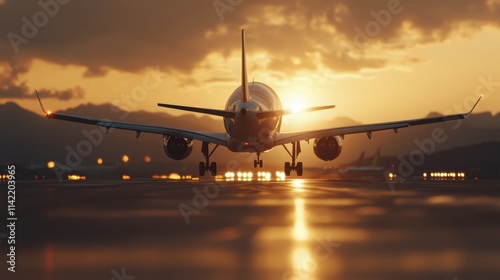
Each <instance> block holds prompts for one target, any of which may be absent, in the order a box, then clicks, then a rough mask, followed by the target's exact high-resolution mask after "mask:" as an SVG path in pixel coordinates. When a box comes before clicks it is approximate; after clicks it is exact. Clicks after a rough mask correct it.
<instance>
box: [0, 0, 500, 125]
mask: <svg viewBox="0 0 500 280" xmlns="http://www.w3.org/2000/svg"><path fill="white" fill-rule="evenodd" d="M0 18H1V24H0V34H1V35H2V37H1V38H0V104H2V103H5V102H9V101H14V102H16V103H18V104H19V105H20V106H22V107H23V108H26V109H29V110H31V111H33V112H36V113H37V114H42V112H41V111H40V109H39V105H38V102H37V100H36V98H35V95H34V90H35V89H37V90H38V91H39V92H40V94H41V96H42V98H43V99H44V105H45V107H46V108H47V109H50V110H53V111H55V110H63V109H67V108H71V107H77V106H78V105H80V104H86V103H93V104H104V103H112V104H114V105H117V106H119V107H120V108H122V109H124V110H128V111H135V110H145V111H152V112H160V111H161V112H168V113H170V114H174V115H179V114H185V112H178V111H174V110H170V109H166V108H160V107H157V106H156V104H157V103H158V102H162V103H172V104H181V105H188V106H195V107H209V108H223V107H224V105H225V102H226V100H227V98H228V97H229V95H230V94H231V93H232V92H233V91H234V89H235V88H237V87H238V86H239V84H240V77H241V76H240V71H241V70H240V67H241V66H240V64H241V49H240V48H241V46H240V42H241V41H240V40H241V39H240V32H241V31H240V30H241V29H242V28H244V29H245V30H246V48H247V63H248V74H249V80H250V81H252V80H255V81H259V82H263V83H265V84H267V85H269V86H270V87H272V88H273V89H274V90H275V91H276V92H277V94H278V95H279V96H280V98H281V99H282V103H283V104H284V106H285V107H291V106H293V104H302V105H304V106H318V105H326V104H335V105H336V106H337V107H336V108H335V109H333V110H329V111H323V112H316V113H307V114H306V115H304V118H307V119H308V120H310V121H322V120H330V119H333V118H335V117H338V116H348V117H350V118H352V119H354V120H356V121H359V122H364V123H372V122H377V121H390V120H401V119H409V118H418V117H423V116H426V115H428V114H429V113H430V112H438V113H441V114H448V113H459V112H464V111H468V110H469V109H470V107H471V106H472V105H473V103H474V101H475V100H476V99H477V97H478V96H479V95H481V94H482V95H484V98H483V101H482V102H481V103H480V105H479V107H478V109H477V112H491V113H492V114H497V113H498V112H499V111H500V67H499V66H500V55H498V46H500V1H499V0H442V1H425V0H419V1H417V0H413V1H412V0H402V1H397V0H367V1H348V0H338V1H326V0H313V1H305V0H304V1H300V0H296V1H262V0H252V1H249V0H213V1H212V0H210V1H195V0H184V1H167V0H151V1H132V0H120V1H118V0H108V1H99V0H87V1H77V0H40V1H18V0H16V1H14V0H0ZM328 125H329V124H325V126H328Z"/></svg>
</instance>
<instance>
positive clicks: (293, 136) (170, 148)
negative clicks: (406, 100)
mask: <svg viewBox="0 0 500 280" xmlns="http://www.w3.org/2000/svg"><path fill="white" fill-rule="evenodd" d="M241 62H242V63H241V85H240V86H239V87H238V88H236V89H235V90H234V92H233V93H232V94H231V95H230V96H229V98H228V100H227V102H226V106H225V107H224V109H223V110H217V109H209V108H198V107H188V106H181V105H172V104H164V103H158V104H157V105H158V106H160V107H165V108H170V109H177V110H183V111H189V112H195V113H203V114H208V115H213V116H218V117H222V118H223V121H224V127H225V131H224V132H208V131H196V130H190V129H181V128H175V127H166V126H152V125H145V124H136V123H127V122H119V121H108V120H101V119H97V118H90V117H82V116H73V115H67V114H61V113H54V112H49V111H46V110H45V109H44V107H43V104H42V101H41V100H40V96H39V95H38V92H37V91H36V90H35V93H36V95H37V98H38V101H39V103H40V107H41V109H42V111H43V112H44V113H45V115H46V117H47V118H49V119H57V120H64V121H70V122H78V123H84V124H90V125H97V126H99V127H103V128H105V129H106V133H107V132H108V131H109V129H111V128H116V129H124V130H131V131H135V132H136V137H139V135H140V134H141V133H142V132H145V133H154V134H160V135H162V136H163V146H164V151H165V154H166V155H167V156H168V157H170V158H172V159H174V160H182V159H185V158H187V157H188V156H189V155H190V154H191V152H192V149H193V141H194V140H197V141H201V142H202V148H201V152H202V154H203V157H204V159H205V161H204V162H203V161H202V162H200V163H199V174H200V176H204V175H205V172H210V174H211V175H212V176H215V175H216V174H217V164H216V162H210V156H211V155H212V154H213V153H214V152H215V150H216V149H217V148H218V147H219V146H225V147H226V148H227V149H228V150H230V151H232V152H236V153H255V154H256V156H257V159H256V160H254V167H255V168H257V166H259V167H261V168H262V166H263V161H262V160H261V159H260V154H261V153H263V152H266V151H269V150H271V149H273V148H274V147H276V146H283V147H284V148H285V150H286V151H287V152H288V154H289V155H290V157H291V162H285V164H284V171H285V172H284V173H285V175H286V176H290V174H291V172H292V171H295V172H296V174H297V176H302V174H303V168H304V167H303V163H302V162H296V159H297V157H298V156H299V154H300V153H301V147H300V142H301V141H306V142H307V143H309V140H310V139H314V145H313V151H314V153H315V155H316V156H317V157H318V158H319V159H321V160H324V161H331V160H334V159H336V158H337V157H338V156H339V155H340V153H341V152H342V144H343V140H344V136H345V135H349V134H356V133H366V134H367V136H368V138H369V139H371V137H372V133H373V132H374V131H381V130H393V131H394V132H395V133H397V132H398V129H400V128H405V127H410V126H416V125H424V124H431V123H439V122H446V121H453V120H459V119H465V118H466V117H467V116H468V115H470V114H471V113H472V111H473V110H474V108H475V107H476V106H477V104H478V103H479V101H480V100H481V97H480V98H479V99H478V100H477V102H476V103H475V104H474V106H473V107H472V109H471V110H470V111H469V112H466V113H462V114H454V115H447V116H440V117H430V118H420V119H412V120H403V121H394V122H384V123H374V124H362V125H354V126H345V127H333V128H326V129H316V130H307V131H298V132H281V124H282V117H283V116H285V115H288V114H292V113H295V111H293V110H290V109H284V108H282V105H281V101H280V98H279V97H278V95H277V94H276V92H274V90H273V89H272V88H271V87H270V86H268V85H266V84H264V83H261V82H251V83H249V82H248V77H247V66H246V54H245V30H244V29H243V30H241ZM334 107H335V105H326V106H317V107H310V108H306V109H304V110H301V112H312V111H319V110H326V109H332V108H334ZM290 144H291V151H290V150H289V149H288V148H287V146H286V145H290ZM210 145H215V147H214V148H213V149H210Z"/></svg>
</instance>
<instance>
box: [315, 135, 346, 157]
mask: <svg viewBox="0 0 500 280" xmlns="http://www.w3.org/2000/svg"><path fill="white" fill-rule="evenodd" d="M340 152H342V138H340V136H327V137H323V138H316V139H315V140H314V153H315V154H316V156H317V157H318V158H320V159H322V160H324V161H330V160H334V159H336V158H337V157H338V156H339V155H340Z"/></svg>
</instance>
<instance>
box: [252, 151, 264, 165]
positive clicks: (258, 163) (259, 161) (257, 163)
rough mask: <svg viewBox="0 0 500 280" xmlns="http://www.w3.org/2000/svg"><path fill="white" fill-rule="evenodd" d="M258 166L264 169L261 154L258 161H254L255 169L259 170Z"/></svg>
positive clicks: (258, 155) (258, 154)
mask: <svg viewBox="0 0 500 280" xmlns="http://www.w3.org/2000/svg"><path fill="white" fill-rule="evenodd" d="M257 165H258V166H259V167H260V168H262V166H263V162H262V160H261V159H260V153H257V159H256V160H254V161H253V167H255V168H257Z"/></svg>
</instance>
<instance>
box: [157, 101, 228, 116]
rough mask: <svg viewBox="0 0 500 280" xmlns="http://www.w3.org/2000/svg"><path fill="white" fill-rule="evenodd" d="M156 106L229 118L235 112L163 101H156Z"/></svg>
mask: <svg viewBox="0 0 500 280" xmlns="http://www.w3.org/2000/svg"><path fill="white" fill-rule="evenodd" d="M158 106H160V107H165V108H171V109H177V110H182V111H189V112H196V113H202V114H207V115H213V116H220V117H224V118H230V119H234V118H235V116H236V113H235V112H234V111H228V110H216V109H207V108H197V107H188V106H179V105H172V104H163V103H158Z"/></svg>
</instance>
